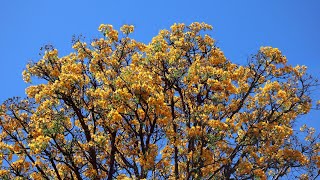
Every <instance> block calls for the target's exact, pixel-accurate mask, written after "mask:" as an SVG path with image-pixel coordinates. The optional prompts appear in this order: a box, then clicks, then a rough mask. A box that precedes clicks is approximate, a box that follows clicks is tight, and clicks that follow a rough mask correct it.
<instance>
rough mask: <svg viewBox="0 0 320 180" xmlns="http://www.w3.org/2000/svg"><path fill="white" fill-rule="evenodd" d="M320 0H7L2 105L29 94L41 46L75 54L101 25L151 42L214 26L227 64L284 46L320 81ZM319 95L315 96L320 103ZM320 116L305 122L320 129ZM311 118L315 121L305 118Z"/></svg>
mask: <svg viewBox="0 0 320 180" xmlns="http://www.w3.org/2000/svg"><path fill="white" fill-rule="evenodd" d="M319 9H320V1H318V0H308V1H302V0H281V1H280V0H268V1H257V0H243V1H240V0H225V1H217V0H202V1H201V0H198V1H193V0H161V1H152V0H145V1H139V0H135V1H132V0H131V1H129V0H128V1H126V0H122V1H107V0H105V1H103V0H92V1H85V0H55V1H53V0H51V1H48V0H45V1H40V0H38V1H35V0H28V1H25V0H2V2H1V5H0V54H1V56H0V62H1V65H0V80H1V86H2V88H0V101H1V102H2V101H4V100H5V99H7V98H8V97H12V96H25V95H24V89H25V88H26V87H27V84H25V83H24V82H23V81H22V77H21V72H22V70H23V69H24V67H25V64H26V63H27V62H28V61H29V60H34V61H37V60H38V59H39V55H38V53H39V52H40V51H39V49H40V47H41V46H43V45H45V44H48V43H49V44H53V45H54V46H55V47H56V48H58V49H59V52H60V53H62V55H67V54H68V53H70V51H71V39H72V35H79V34H83V35H84V36H85V37H87V38H86V39H87V40H88V41H90V39H93V38H94V37H98V36H99V33H98V31H97V28H98V26H99V25H100V24H101V23H106V24H113V25H114V27H116V28H119V27H120V26H121V25H123V24H133V25H135V27H136V28H135V33H134V34H133V37H134V38H135V39H136V40H138V41H142V42H145V43H147V42H149V41H150V40H151V38H152V37H153V36H155V35H156V34H157V33H158V31H159V30H160V29H164V28H169V27H170V26H171V25H172V24H173V23H175V22H183V23H186V24H189V23H191V22H194V21H200V22H206V23H208V24H211V25H213V27H214V30H213V32H212V33H211V35H212V36H213V37H214V38H215V39H216V40H217V42H218V46H219V47H220V48H221V49H222V50H223V51H224V53H225V54H226V56H227V57H228V59H230V60H231V61H233V62H236V63H238V64H245V62H246V60H247V58H248V57H249V56H250V55H251V54H254V53H255V52H256V51H257V50H258V49H259V48H260V46H274V47H278V48H279V49H280V50H281V51H282V52H283V53H284V54H285V55H286V56H287V58H288V60H289V64H292V65H296V64H304V65H307V66H308V67H309V73H310V74H313V75H314V76H316V77H318V78H320V75H319V74H320V73H319V72H320V69H319V67H320V61H319V52H320V45H319V43H320V11H319ZM319 92H320V91H315V92H314V95H313V96H314V97H316V98H318V99H320V96H319V94H320V93H319ZM319 115H320V113H319V112H312V113H311V114H310V115H308V116H306V117H305V118H303V119H305V120H304V121H305V122H308V124H311V125H313V126H315V127H316V129H318V130H320V122H319V121H320V119H319ZM306 119H307V120H308V121H306Z"/></svg>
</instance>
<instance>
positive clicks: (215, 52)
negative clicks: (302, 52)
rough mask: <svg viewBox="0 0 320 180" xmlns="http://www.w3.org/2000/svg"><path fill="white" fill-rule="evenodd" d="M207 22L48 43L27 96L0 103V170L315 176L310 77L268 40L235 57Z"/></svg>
mask: <svg viewBox="0 0 320 180" xmlns="http://www.w3.org/2000/svg"><path fill="white" fill-rule="evenodd" d="M211 29H212V26H210V25H208V24H205V23H197V22H195V23H192V24H190V25H185V24H174V25H172V26H171V29H170V30H161V31H160V32H159V34H158V35H157V36H155V37H153V38H152V40H151V42H150V43H149V44H144V43H141V42H138V41H136V40H134V39H132V38H130V37H129V36H130V33H132V32H133V30H134V27H133V26H131V25H124V26H122V27H121V29H120V30H121V32H120V35H119V32H118V31H117V30H115V29H113V26H112V25H106V24H102V25H101V26H100V27H99V31H100V32H101V34H102V35H101V36H102V37H101V38H98V39H94V40H93V41H92V42H91V43H90V44H87V43H86V42H84V41H83V40H81V39H76V40H75V41H74V43H73V49H74V51H73V52H71V53H70V54H69V55H66V56H60V55H59V53H58V50H57V49H55V48H53V47H51V46H46V47H45V48H44V54H43V57H42V58H41V59H40V60H38V61H36V62H30V63H29V64H27V67H26V70H25V71H24V72H23V78H24V80H25V81H26V82H28V83H30V86H29V87H28V88H27V89H26V94H27V98H24V99H21V98H11V99H8V100H7V101H6V102H4V103H3V105H2V106H1V108H0V120H1V121H0V133H1V134H0V139H1V142H0V157H1V159H0V160H1V162H0V163H1V166H0V167H1V168H0V177H1V178H2V179H13V178H16V179H47V180H49V179H59V180H62V179H79V180H80V179H108V180H109V179H281V178H287V179H292V178H301V179H308V178H309V179H316V178H317V177H318V176H319V168H320V156H319V152H320V143H319V135H317V134H316V133H315V129H314V128H312V127H307V126H305V125H304V126H302V127H301V128H300V129H299V127H295V125H296V124H297V123H296V122H297V120H298V119H299V118H300V117H301V116H302V115H304V114H307V113H308V112H309V111H310V109H311V108H312V107H313V105H312V102H313V101H312V99H311V98H310V93H311V91H312V89H313V88H314V87H316V86H317V81H316V80H315V79H314V78H312V77H311V76H309V75H308V74H307V73H306V67H305V66H292V65H289V64H288V63H287V59H286V57H285V56H284V55H283V54H282V53H281V51H280V50H279V49H277V48H273V47H261V48H260V50H259V51H258V52H257V53H256V54H255V55H252V57H249V59H248V62H247V63H246V64H244V65H239V64H235V63H232V61H231V60H229V59H227V58H226V57H225V55H224V53H223V52H222V51H221V50H220V49H219V48H218V47H217V46H216V43H215V40H214V39H213V38H212V37H211V36H210V35H208V34H206V32H208V31H209V30H211ZM36 78H37V79H39V80H36ZM33 82H36V83H33Z"/></svg>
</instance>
